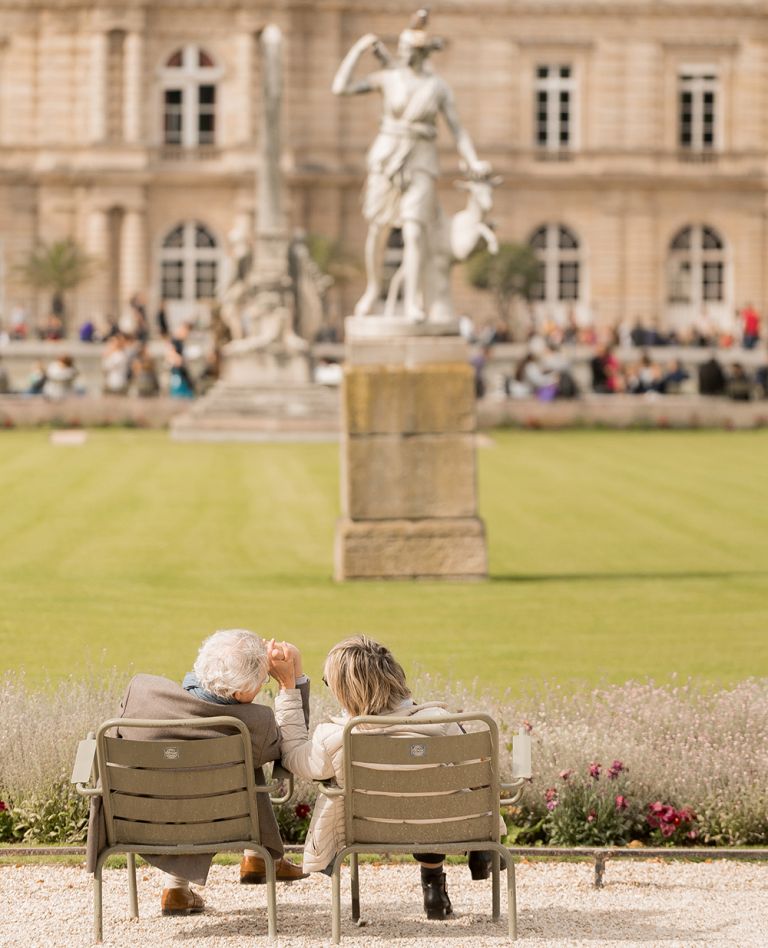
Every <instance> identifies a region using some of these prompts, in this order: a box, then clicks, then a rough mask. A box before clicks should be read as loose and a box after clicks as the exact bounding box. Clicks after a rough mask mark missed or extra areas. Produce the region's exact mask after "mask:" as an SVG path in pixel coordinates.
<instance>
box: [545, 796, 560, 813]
mask: <svg viewBox="0 0 768 948" xmlns="http://www.w3.org/2000/svg"><path fill="white" fill-rule="evenodd" d="M557 803H558V801H557V798H555V799H554V800H547V809H548V810H549V812H550V813H551V812H552V811H553V810H555V809H557Z"/></svg>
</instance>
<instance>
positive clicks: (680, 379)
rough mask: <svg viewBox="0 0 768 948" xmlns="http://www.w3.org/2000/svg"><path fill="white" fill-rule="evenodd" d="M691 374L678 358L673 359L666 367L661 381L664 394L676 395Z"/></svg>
mask: <svg viewBox="0 0 768 948" xmlns="http://www.w3.org/2000/svg"><path fill="white" fill-rule="evenodd" d="M690 377H691V376H690V375H689V374H688V370H687V369H686V368H685V366H684V365H683V363H682V362H681V361H680V360H679V359H673V360H672V361H671V362H670V363H669V365H668V366H667V368H666V371H665V373H664V377H663V379H662V382H661V391H662V392H663V393H664V394H665V395H676V394H678V393H679V392H680V389H681V388H682V386H683V384H684V383H685V382H687V381H688V379H689V378H690Z"/></svg>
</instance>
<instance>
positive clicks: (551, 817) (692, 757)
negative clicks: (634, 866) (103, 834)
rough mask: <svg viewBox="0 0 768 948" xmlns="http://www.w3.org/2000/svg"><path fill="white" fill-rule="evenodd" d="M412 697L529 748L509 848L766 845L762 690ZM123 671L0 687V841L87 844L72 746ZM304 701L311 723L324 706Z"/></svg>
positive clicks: (305, 793)
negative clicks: (529, 771) (487, 721)
mask: <svg viewBox="0 0 768 948" xmlns="http://www.w3.org/2000/svg"><path fill="white" fill-rule="evenodd" d="M414 680H416V681H417V682H418V684H417V686H416V687H415V689H414V690H415V693H416V697H417V698H420V697H423V698H424V699H426V698H435V697H442V698H443V700H445V701H446V703H447V705H448V706H449V707H450V708H451V709H464V710H470V709H474V708H477V709H482V710H483V711H485V712H487V713H489V714H491V715H492V716H493V717H494V718H495V719H496V720H497V721H498V722H499V729H500V736H501V747H502V758H503V760H502V768H503V770H505V771H506V774H507V775H508V774H509V767H510V755H511V744H512V734H513V733H515V732H516V731H517V729H518V727H519V726H520V725H521V724H522V725H523V726H525V727H526V729H527V730H528V731H529V732H530V734H531V737H532V739H533V770H534V777H533V779H532V780H531V781H530V783H529V785H528V786H527V787H526V789H525V792H524V794H523V797H522V799H521V800H520V802H519V803H518V804H517V805H516V806H513V807H507V808H505V809H504V811H503V816H504V818H505V821H506V824H507V830H508V835H507V837H506V842H507V843H508V844H509V845H531V844H534V845H547V844H551V845H559V846H606V845H686V844H687V845H692V844H696V845H702V844H703V845H726V846H744V845H767V844H768V789H767V788H768V681H766V680H754V679H753V680H747V681H744V682H741V683H739V684H737V685H735V686H733V687H731V688H727V689H719V690H715V689H712V688H711V687H707V686H704V685H700V686H699V685H694V684H692V683H684V684H677V683H675V682H674V680H673V681H672V682H671V683H670V684H667V685H657V684H654V683H653V682H649V683H644V684H641V683H636V682H629V683H627V684H624V685H611V686H606V687H604V688H600V689H590V690H578V689H574V688H571V689H570V690H566V689H564V688H562V687H559V686H551V687H548V688H546V689H542V690H541V691H540V692H538V693H537V694H535V695H531V696H528V697H515V698H513V697H511V696H510V695H501V696H499V695H493V694H489V693H483V692H482V691H480V690H479V689H478V688H476V687H465V686H462V685H458V684H446V683H445V682H439V681H435V680H434V679H431V678H430V676H428V675H423V676H421V677H418V676H416V677H415V679H414ZM124 686H125V681H124V680H123V679H122V677H121V676H118V675H116V674H113V675H112V676H110V677H109V678H108V679H107V680H104V679H98V680H96V679H94V680H91V681H77V680H72V681H67V682H64V683H62V684H61V685H59V686H58V688H57V689H55V690H53V691H52V692H51V691H49V692H46V693H41V692H40V693H38V692H33V691H31V690H29V689H28V688H26V686H25V684H24V682H23V680H21V681H20V680H19V679H18V678H11V677H10V676H9V677H8V678H7V679H6V680H5V681H4V682H0V760H2V762H3V763H2V771H0V841H5V842H27V843H48V844H50V843H54V842H61V843H73V842H78V841H82V840H83V839H84V838H85V829H86V818H87V800H86V799H84V798H82V797H79V796H78V795H77V794H76V793H75V792H74V790H73V788H72V787H71V786H70V785H69V782H68V781H69V772H70V769H71V766H72V760H73V757H74V752H75V747H76V744H77V741H78V740H79V739H80V738H81V737H83V736H84V735H85V733H86V731H88V730H90V729H94V728H95V727H96V726H97V725H98V723H99V722H100V721H102V720H104V719H106V718H107V717H110V716H112V715H113V714H114V713H115V710H116V708H117V706H118V702H119V697H120V694H121V692H122V690H123V688H124ZM333 710H334V709H333V707H332V705H331V703H330V699H329V696H328V695H327V693H325V694H323V695H319V696H316V697H313V699H312V720H313V721H319V720H322V719H324V718H326V717H327V716H328V714H329V713H331V712H332V711H333ZM314 798H315V788H314V787H313V786H312V785H311V784H307V783H305V782H303V781H297V793H296V796H295V797H294V799H293V800H292V801H291V803H289V804H285V805H283V806H281V807H279V808H278V811H277V813H278V822H279V824H280V827H281V831H282V833H283V836H284V838H285V840H286V842H301V841H302V840H303V838H304V835H305V834H306V831H307V827H308V826H309V820H310V817H311V807H312V805H313V803H314Z"/></svg>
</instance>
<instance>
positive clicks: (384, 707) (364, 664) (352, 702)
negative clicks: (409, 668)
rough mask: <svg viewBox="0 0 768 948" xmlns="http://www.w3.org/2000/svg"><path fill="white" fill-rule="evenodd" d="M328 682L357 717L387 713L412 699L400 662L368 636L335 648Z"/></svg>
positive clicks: (330, 656)
mask: <svg viewBox="0 0 768 948" xmlns="http://www.w3.org/2000/svg"><path fill="white" fill-rule="evenodd" d="M325 681H326V682H327V684H328V687H329V688H330V689H331V691H332V692H333V694H334V695H335V697H336V698H337V700H338V701H339V703H340V704H341V706H342V707H343V708H345V710H347V711H348V712H349V713H350V714H351V715H353V716H354V715H358V714H386V713H387V712H388V711H394V710H395V708H397V707H398V705H400V704H402V702H403V701H405V700H406V699H407V698H410V697H411V693H410V691H409V690H408V686H407V685H406V683H405V672H404V671H403V669H402V666H401V665H400V663H399V662H397V661H396V660H395V657H394V655H393V654H392V653H391V652H390V650H389V649H388V648H387V647H386V646H385V645H379V643H378V642H374V641H373V639H369V638H368V636H367V635H353V636H352V638H349V639H344V641H343V642H339V643H338V645H334V646H333V648H332V649H331V650H330V652H329V653H328V657H327V658H326V660H325Z"/></svg>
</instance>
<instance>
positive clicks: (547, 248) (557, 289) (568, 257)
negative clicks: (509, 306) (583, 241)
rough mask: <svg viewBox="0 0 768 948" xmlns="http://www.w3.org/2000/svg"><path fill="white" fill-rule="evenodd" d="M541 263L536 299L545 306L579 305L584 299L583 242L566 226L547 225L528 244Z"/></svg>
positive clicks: (540, 228) (538, 230)
mask: <svg viewBox="0 0 768 948" xmlns="http://www.w3.org/2000/svg"><path fill="white" fill-rule="evenodd" d="M528 242H529V244H530V245H531V247H532V248H533V249H534V251H535V252H536V256H537V257H538V260H539V281H538V283H537V284H536V286H535V287H534V290H533V299H534V300H536V301H538V302H542V303H552V304H557V303H577V302H578V301H579V300H580V298H581V284H582V279H581V259H580V256H581V254H580V248H579V238H578V237H577V236H576V234H574V232H573V231H572V230H570V228H568V227H564V226H563V225H562V224H544V226H543V227H539V228H537V229H536V230H535V231H534V232H533V234H531V238H530V240H529V241H528Z"/></svg>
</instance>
